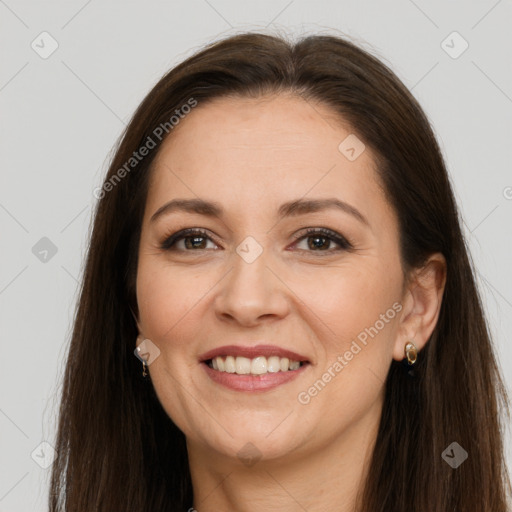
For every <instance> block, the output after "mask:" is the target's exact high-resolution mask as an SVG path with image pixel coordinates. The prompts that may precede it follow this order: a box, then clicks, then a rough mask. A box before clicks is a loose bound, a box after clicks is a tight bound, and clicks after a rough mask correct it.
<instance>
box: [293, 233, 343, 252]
mask: <svg viewBox="0 0 512 512" xmlns="http://www.w3.org/2000/svg"><path fill="white" fill-rule="evenodd" d="M304 240H305V241H306V242H307V249H303V248H299V250H305V251H308V252H335V251H340V250H347V249H351V248H352V245H351V244H350V243H349V242H348V241H347V239H346V238H345V237H343V236H342V235H340V234H338V233H336V232H335V231H331V230H330V229H326V228H310V229H308V230H307V231H306V233H305V234H301V235H299V236H298V237H297V241H298V242H302V241H304ZM332 243H335V244H336V245H338V249H334V250H332V249H331V246H332Z"/></svg>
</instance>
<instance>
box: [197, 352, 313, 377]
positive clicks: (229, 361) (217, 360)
mask: <svg viewBox="0 0 512 512" xmlns="http://www.w3.org/2000/svg"><path fill="white" fill-rule="evenodd" d="M204 362H205V363H206V364H207V365H208V367H210V368H211V369H213V370H216V371H218V372H221V373H233V374H237V375H265V374H267V373H278V372H293V371H297V370H298V369H299V368H301V367H302V366H304V365H306V364H309V363H308V362H307V361H294V360H291V359H289V358H287V357H279V356H270V357H265V356H258V357H254V358H252V359H250V358H248V357H243V356H236V357H235V356H217V357H214V358H213V359H208V360H206V361H204Z"/></svg>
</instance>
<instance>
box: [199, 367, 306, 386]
mask: <svg viewBox="0 0 512 512" xmlns="http://www.w3.org/2000/svg"><path fill="white" fill-rule="evenodd" d="M201 365H202V366H203V367H204V369H205V371H206V373H207V375H208V376H209V377H210V378H211V379H212V380H213V381H215V382H217V383H218V384H221V385H222V386H225V387H226V388H229V389H234V390H235V391H268V390H270V389H274V388H277V387H278V386H281V385H283V384H286V383H287V382H290V381H292V380H293V379H296V378H297V377H298V376H299V375H302V374H303V373H304V371H305V370H306V368H307V367H308V366H309V364H308V363H306V364H303V365H302V366H301V367H300V368H299V369H298V370H288V371H287V372H275V373H264V374H263V375H238V374H237V373H227V372H219V371H218V370H214V369H213V368H210V367H209V366H208V364H207V363H201Z"/></svg>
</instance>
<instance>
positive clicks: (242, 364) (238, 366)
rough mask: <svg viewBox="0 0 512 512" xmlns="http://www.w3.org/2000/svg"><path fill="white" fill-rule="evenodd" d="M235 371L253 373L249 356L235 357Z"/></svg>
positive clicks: (240, 373) (246, 373) (243, 373)
mask: <svg viewBox="0 0 512 512" xmlns="http://www.w3.org/2000/svg"><path fill="white" fill-rule="evenodd" d="M235 371H236V373H238V375H248V374H249V373H251V360H250V359H248V358H247V357H240V356H238V357H237V358H236V359H235Z"/></svg>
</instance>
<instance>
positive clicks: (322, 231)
mask: <svg viewBox="0 0 512 512" xmlns="http://www.w3.org/2000/svg"><path fill="white" fill-rule="evenodd" d="M194 236H195V237H198V236H199V237H204V238H208V239H210V240H212V241H213V242H215V240H213V239H212V238H211V237H210V236H209V235H208V233H207V232H206V231H205V230H203V229H200V228H188V229H183V230H181V231H178V232H177V233H174V234H172V235H170V236H168V237H167V238H165V239H164V241H163V242H162V243H161V244H160V249H162V250H165V251H178V250H180V251H182V252H194V249H190V250H189V249H175V248H173V246H174V245H175V244H176V242H179V241H180V240H182V239H186V238H193V237H194ZM313 236H317V237H320V238H326V239H328V240H331V241H333V242H335V243H336V244H338V245H339V246H340V247H339V248H338V249H334V250H332V249H331V250H329V249H327V250H325V251H322V250H319V251H314V250H309V251H308V250H305V249H299V250H301V251H305V252H319V253H322V252H323V253H327V254H331V253H333V252H338V251H343V250H345V251H346V250H350V249H352V248H353V245H352V244H351V243H350V242H349V241H348V240H347V239H346V238H345V237H343V236H342V235H339V234H338V233H336V232H335V231H332V230H330V229H327V228H308V229H307V230H306V232H305V233H304V232H302V233H301V234H299V235H296V236H294V239H295V243H298V242H300V241H302V240H303V239H307V238H312V237H313ZM205 250H208V249H197V251H198V252H199V251H205Z"/></svg>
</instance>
